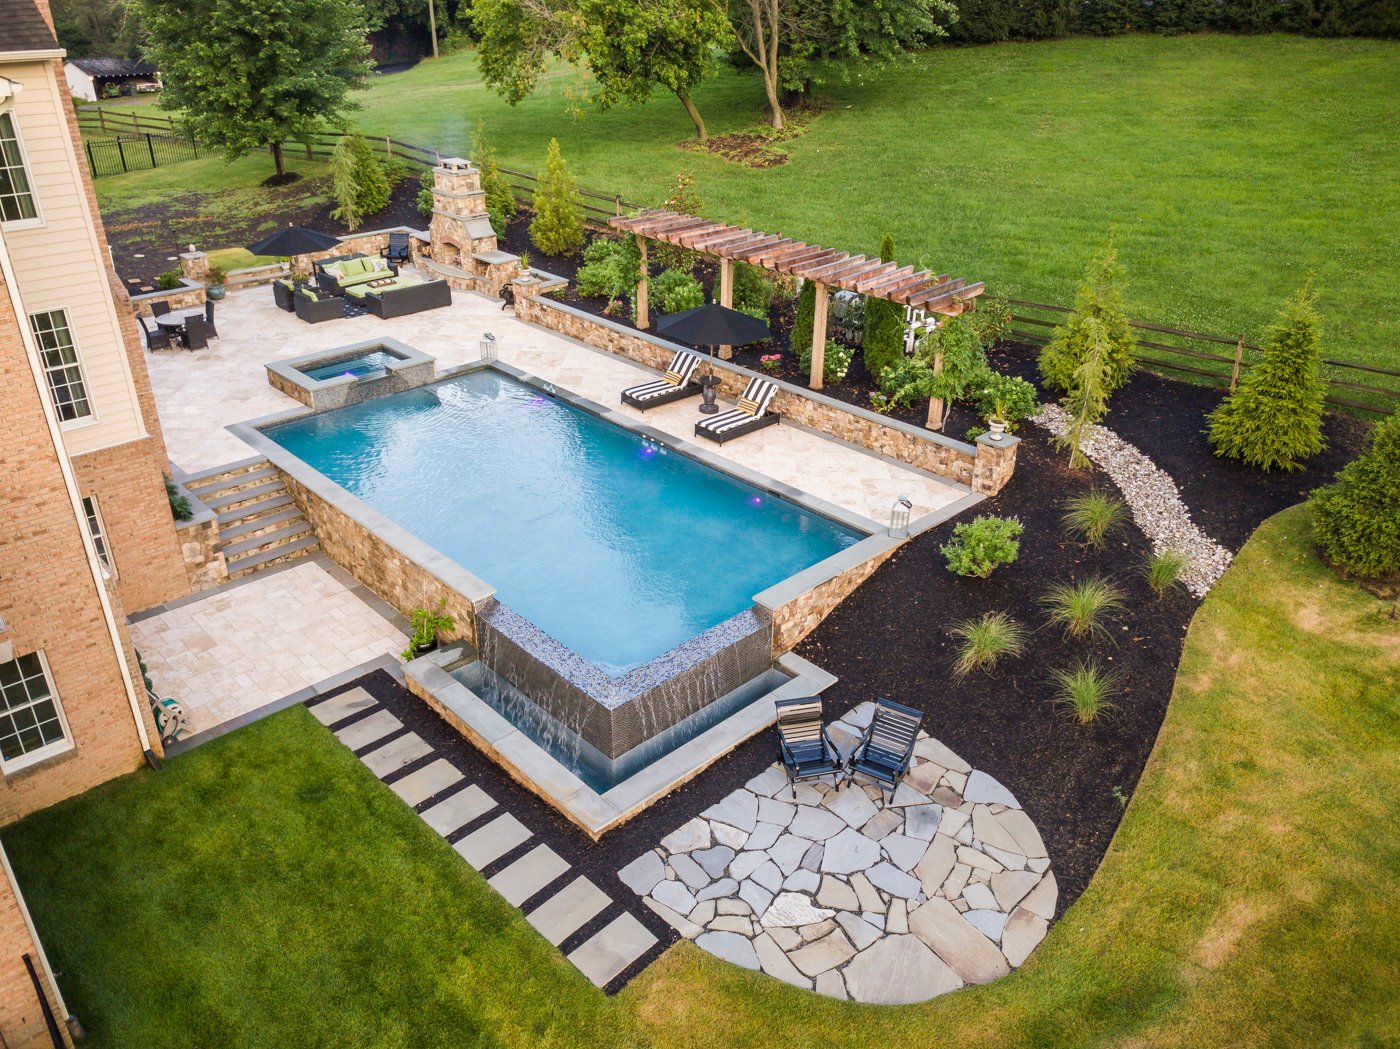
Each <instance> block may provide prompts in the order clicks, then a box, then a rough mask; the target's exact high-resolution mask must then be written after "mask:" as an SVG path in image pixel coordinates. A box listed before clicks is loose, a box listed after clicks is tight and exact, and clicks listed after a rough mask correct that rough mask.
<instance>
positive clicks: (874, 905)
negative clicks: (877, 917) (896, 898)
mask: <svg viewBox="0 0 1400 1049" xmlns="http://www.w3.org/2000/svg"><path fill="white" fill-rule="evenodd" d="M851 888H853V889H855V890H856V898H857V899H858V900H860V909H861V910H863V911H873V912H875V913H877V914H883V913H884V911H885V901H884V900H882V899H880V894H879V892H877V891H876V889H875V886H873V885H871V884H870V879H868V878H867V877H866V876H865V875H864V874H862V873H860V872H859V871H857V872H856V873H855V874H852V875H851Z"/></svg>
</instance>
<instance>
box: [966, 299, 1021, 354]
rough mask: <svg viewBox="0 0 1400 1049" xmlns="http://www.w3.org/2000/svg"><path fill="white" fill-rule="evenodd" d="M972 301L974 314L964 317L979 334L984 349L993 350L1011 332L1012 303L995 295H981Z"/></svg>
mask: <svg viewBox="0 0 1400 1049" xmlns="http://www.w3.org/2000/svg"><path fill="white" fill-rule="evenodd" d="M972 301H973V303H974V308H973V310H972V312H970V313H967V314H964V316H966V317H967V318H968V323H970V324H971V325H972V328H973V330H974V331H975V332H977V338H978V339H979V340H980V341H981V343H982V346H983V348H985V349H991V348H992V347H993V346H995V345H996V344H997V343H999V342H1001V340H1002V339H1004V338H1006V336H1007V335H1008V334H1009V333H1010V331H1011V303H1009V302H1007V301H1006V300H1005V299H1003V298H999V297H998V296H995V295H979V296H978V297H977V298H976V299H974V300H972Z"/></svg>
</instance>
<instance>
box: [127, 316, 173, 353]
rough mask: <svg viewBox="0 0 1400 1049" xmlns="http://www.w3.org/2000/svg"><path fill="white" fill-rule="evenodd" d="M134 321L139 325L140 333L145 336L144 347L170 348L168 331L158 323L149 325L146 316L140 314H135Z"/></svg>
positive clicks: (150, 348) (153, 348)
mask: <svg viewBox="0 0 1400 1049" xmlns="http://www.w3.org/2000/svg"><path fill="white" fill-rule="evenodd" d="M136 323H138V324H140V325H141V334H142V335H144V336H145V337H146V349H148V350H168V349H170V346H171V343H170V333H169V332H168V331H166V330H165V329H164V328H162V327H161V326H160V325H159V324H156V325H149V324H147V323H146V318H145V317H142V316H141V315H140V314H137V315H136Z"/></svg>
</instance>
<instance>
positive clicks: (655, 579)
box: [263, 369, 863, 677]
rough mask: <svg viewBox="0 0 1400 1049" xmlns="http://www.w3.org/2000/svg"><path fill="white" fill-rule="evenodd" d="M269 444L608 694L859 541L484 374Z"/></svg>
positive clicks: (328, 417) (343, 413)
mask: <svg viewBox="0 0 1400 1049" xmlns="http://www.w3.org/2000/svg"><path fill="white" fill-rule="evenodd" d="M263 432H264V433H265V434H266V436H267V437H269V438H270V439H271V440H273V441H275V442H276V443H278V444H279V445H281V446H282V447H283V448H285V449H287V450H288V451H289V452H291V453H292V454H293V455H295V456H296V457H297V458H299V459H301V460H302V461H303V462H305V463H307V464H308V465H309V466H311V467H313V468H315V469H316V470H319V471H320V472H321V473H323V474H325V475H326V476H327V477H329V478H330V479H331V480H333V481H335V482H336V483H337V484H339V485H341V486H342V487H343V488H345V489H346V490H347V491H349V492H350V493H352V494H353V495H356V496H358V497H359V498H360V499H362V500H363V501H364V502H366V503H368V504H369V505H370V506H371V507H373V508H374V509H376V510H378V511H379V512H380V513H382V514H383V515H384V516H385V517H387V518H389V519H390V520H391V521H393V522H395V523H396V524H398V525H401V526H402V527H404V528H405V529H407V530H408V531H410V532H412V533H413V534H414V535H416V536H417V537H418V538H420V539H422V540H423V541H424V542H426V543H428V544H429V545H431V546H432V547H434V548H435V549H436V550H438V551H440V552H441V553H443V554H445V555H446V556H447V557H449V558H451V559H452V560H454V561H456V562H457V563H458V564H460V565H461V566H462V567H464V568H466V569H467V570H468V571H470V572H472V573H473V574H475V575H476V576H478V577H480V578H481V579H483V580H485V581H486V582H487V583H489V584H490V585H491V586H493V587H495V589H496V596H497V597H498V598H499V599H500V600H501V601H503V602H504V603H505V604H507V605H509V606H510V607H511V608H512V609H514V610H515V611H516V612H518V613H519V614H520V615H522V616H524V617H525V618H527V619H529V620H530V621H532V622H533V623H535V625H537V626H538V627H540V628H541V629H542V630H544V631H545V632H547V633H548V634H550V635H552V636H553V637H554V638H556V639H557V640H558V641H560V642H562V643H563V644H565V645H567V646H568V647H569V648H571V649H572V650H573V651H574V652H576V653H578V654H579V655H580V656H582V657H583V658H585V659H587V660H589V661H591V662H592V663H594V664H595V665H597V666H599V667H600V668H602V669H603V670H604V671H605V672H606V673H608V674H609V675H612V676H614V677H616V676H620V675H622V674H624V673H626V672H627V671H629V670H631V669H633V668H635V667H638V666H640V665H641V664H643V663H645V662H647V661H649V660H651V659H654V658H655V657H657V656H659V655H661V654H663V653H665V652H668V651H670V650H671V649H673V648H675V647H676V646H677V645H679V644H681V643H683V642H685V641H687V640H689V639H690V638H692V637H694V636H695V635H697V634H699V633H702V632H703V631H705V630H708V629H709V628H710V627H712V626H715V625H717V624H719V623H721V622H723V621H724V620H726V619H728V618H729V617H731V616H733V615H736V614H738V613H739V612H741V611H743V610H744V609H745V608H749V607H750V606H752V604H753V596H754V595H755V594H757V593H758V592H759V591H761V590H764V589H766V588H767V587H769V586H772V585H773V584H774V583H777V582H779V581H781V580H783V579H786V578H787V577H788V576H790V575H793V574H794V573H796V572H799V571H801V570H802V569H804V568H807V567H810V566H811V565H813V564H816V563H817V562H818V561H820V560H822V559H823V558H826V557H828V556H830V555H831V554H833V553H835V552H837V551H838V550H841V549H843V548H845V547H848V546H851V545H852V544H854V543H856V542H858V541H859V540H860V539H862V538H863V536H862V535H861V534H860V533H858V532H856V531H854V530H852V529H848V528H846V527H844V526H842V525H840V524H837V523H836V522H834V521H832V520H830V519H829V518H825V517H822V516H820V515H818V514H813V513H810V512H808V511H807V510H804V509H802V508H801V507H799V506H797V505H796V504H794V503H791V502H788V501H787V500H785V499H782V498H780V497H778V496H775V495H772V494H770V493H768V492H765V491H763V490H761V489H758V488H755V487H753V486H752V485H749V484H745V483H743V482H741V481H738V480H736V479H734V478H733V477H730V476H729V475H728V474H724V473H721V472H719V471H717V470H713V469H711V468H710V467H708V466H705V465H704V464H702V463H699V462H696V461H695V460H693V459H690V458H688V457H686V456H684V455H680V454H678V453H676V452H672V451H669V450H667V449H665V448H658V447H656V446H655V445H653V444H649V443H647V442H644V441H643V439H642V438H641V437H640V436H639V435H637V434H635V433H633V432H631V431H630V430H627V429H624V428H622V427H619V426H614V425H613V424H612V423H609V422H606V421H604V420H602V419H599V418H598V417H596V416H594V415H591V414H589V413H588V412H585V411H583V410H581V409H578V408H575V407H574V406H572V405H570V404H567V403H565V402H563V401H559V400H556V399H554V398H551V397H547V396H544V395H543V394H542V393H540V391H539V390H537V389H535V388H534V387H532V386H529V385H527V384H525V383H521V382H518V381H516V380H515V379H512V378H510V377H509V376H506V375H504V374H502V373H500V372H497V371H493V370H490V369H486V370H482V371H476V372H471V373H469V374H467V375H464V376H460V377H458V378H455V379H450V380H448V381H446V382H441V383H436V384H434V385H432V386H424V387H420V388H418V389H416V390H409V391H407V392H405V393H398V394H393V395H391V396H388V397H381V398H376V399H374V400H371V401H367V402H365V403H363V404H358V405H354V406H353V407H348V408H340V409H337V410H335V411H331V412H324V413H322V414H320V415H315V416H311V417H308V418H306V419H300V420H296V421H294V422H290V423H284V424H282V425H280V426H275V427H269V428H268V429H266V430H264V431H263Z"/></svg>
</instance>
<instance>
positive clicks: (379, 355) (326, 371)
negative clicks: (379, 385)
mask: <svg viewBox="0 0 1400 1049" xmlns="http://www.w3.org/2000/svg"><path fill="white" fill-rule="evenodd" d="M402 360H403V358H402V357H400V356H398V354H394V353H390V352H389V351H388V350H371V351H369V352H368V353H362V354H360V355H359V356H357V357H346V358H344V359H343V360H339V361H332V362H331V363H330V364H318V365H316V366H315V367H312V368H298V369H297V371H299V372H301V373H302V374H303V375H305V376H306V377H307V378H308V379H316V380H317V381H320V380H323V379H335V378H339V377H340V376H342V375H351V376H354V377H355V378H359V377H360V376H361V375H368V374H369V373H370V372H382V371H383V370H384V369H385V368H387V367H389V365H391V364H398V363H399V362H400V361H402Z"/></svg>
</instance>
